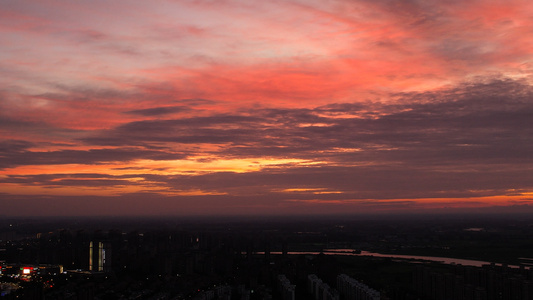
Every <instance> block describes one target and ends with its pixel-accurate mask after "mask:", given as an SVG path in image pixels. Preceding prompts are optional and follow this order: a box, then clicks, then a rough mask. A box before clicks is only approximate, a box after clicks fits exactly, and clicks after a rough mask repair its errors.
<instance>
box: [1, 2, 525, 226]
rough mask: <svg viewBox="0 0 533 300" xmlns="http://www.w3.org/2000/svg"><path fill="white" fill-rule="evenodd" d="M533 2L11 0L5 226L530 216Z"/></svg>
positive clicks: (4, 119)
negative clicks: (156, 219) (85, 220)
mask: <svg viewBox="0 0 533 300" xmlns="http://www.w3.org/2000/svg"><path fill="white" fill-rule="evenodd" d="M532 201H533V1H531V0H501V1H500V0H468V1H456V0H442V1H422V0H420V1H415V0H405V1H393V0H286V1H285V0H273V1H250V0H227V1H226V0H224V1H214V0H213V1H186V0H183V1H164V0H156V1H122V0H113V1H108V0H105V1H104V0H102V1H21V0H7V1H3V2H2V4H1V7H0V215H4V216H37V215H43V216H62V215H65V216H69V215H106V216H107V215H218V214H220V215H234V214H235V215H255V214H275V215H279V214H304V215H305V214H337V213H354V214H367V213H368V214H369V213H410V212H422V213H423V212H430V211H437V210H438V209H442V210H441V211H450V212H456V211H479V212H483V211H502V212H514V211H522V212H523V211H532V212H533V205H530V203H532V204H533V202H532Z"/></svg>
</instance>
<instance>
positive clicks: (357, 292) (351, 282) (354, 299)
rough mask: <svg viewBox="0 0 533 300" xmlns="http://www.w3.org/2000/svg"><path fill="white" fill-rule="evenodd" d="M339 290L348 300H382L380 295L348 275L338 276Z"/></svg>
mask: <svg viewBox="0 0 533 300" xmlns="http://www.w3.org/2000/svg"><path fill="white" fill-rule="evenodd" d="M337 289H338V290H339V293H340V294H341V295H342V297H343V298H344V299H347V300H380V299H381V296H380V293H379V292H378V291H376V290H374V289H372V288H370V287H368V286H367V285H366V284H364V283H362V282H359V281H357V280H355V279H353V278H351V277H350V276H348V275H346V274H341V275H339V276H337Z"/></svg>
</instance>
